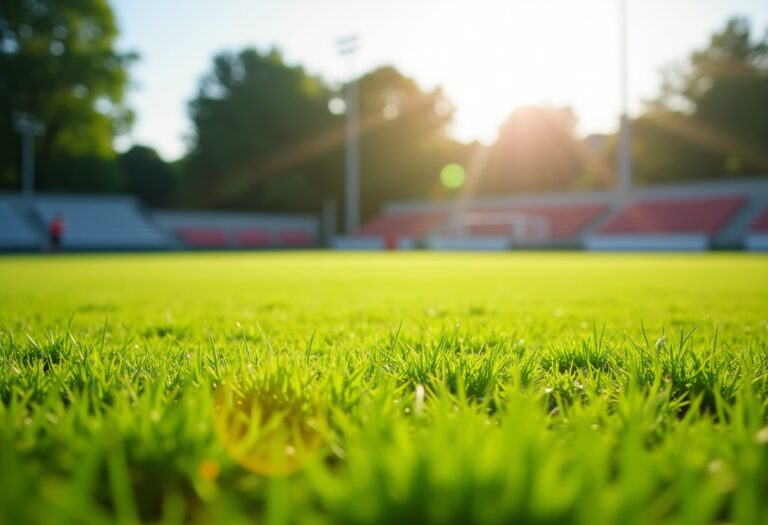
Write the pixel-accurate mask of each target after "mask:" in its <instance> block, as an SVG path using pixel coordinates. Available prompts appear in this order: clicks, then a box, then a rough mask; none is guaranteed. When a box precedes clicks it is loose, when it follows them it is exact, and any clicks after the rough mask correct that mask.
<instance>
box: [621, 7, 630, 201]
mask: <svg viewBox="0 0 768 525" xmlns="http://www.w3.org/2000/svg"><path fill="white" fill-rule="evenodd" d="M619 50H620V51H619V52H620V58H619V75H620V80H619V86H620V87H619V90H620V100H621V119H620V123H619V126H620V127H619V156H618V173H619V188H618V191H619V196H620V197H621V198H622V199H626V198H627V197H628V196H629V192H630V189H631V188H632V136H631V129H630V124H631V122H630V120H629V116H628V105H629V101H628V91H629V76H628V63H629V60H628V52H627V0H619Z"/></svg>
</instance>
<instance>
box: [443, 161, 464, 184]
mask: <svg viewBox="0 0 768 525" xmlns="http://www.w3.org/2000/svg"><path fill="white" fill-rule="evenodd" d="M466 180H467V174H466V172H465V171H464V168H462V167H461V166H460V165H458V164H448V165H447V166H445V167H444V168H443V169H442V171H440V181H441V182H442V183H443V186H445V187H446V188H450V189H452V190H455V189H456V188H460V187H461V186H463V185H464V182H465V181H466Z"/></svg>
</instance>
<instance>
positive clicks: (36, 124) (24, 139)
mask: <svg viewBox="0 0 768 525" xmlns="http://www.w3.org/2000/svg"><path fill="white" fill-rule="evenodd" d="M14 124H15V126H16V131H18V132H19V134H21V194H22V195H23V196H24V197H26V198H27V199H28V200H29V201H30V202H31V200H32V197H33V196H34V194H35V137H36V136H40V135H42V134H43V133H44V132H45V125H44V124H43V123H42V122H40V121H39V120H36V119H35V118H34V117H33V116H32V115H29V114H27V113H15V114H14Z"/></svg>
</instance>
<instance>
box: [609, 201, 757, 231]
mask: <svg viewBox="0 0 768 525" xmlns="http://www.w3.org/2000/svg"><path fill="white" fill-rule="evenodd" d="M745 202H746V198H744V197H710V198H705V199H669V200H657V201H637V202H633V203H631V204H629V205H628V206H626V207H625V208H623V209H622V210H621V211H620V212H619V213H618V214H616V215H614V216H613V217H611V219H610V220H609V221H608V222H606V223H605V224H603V225H602V226H601V227H600V228H598V230H597V233H601V234H677V233H703V234H708V235H713V234H715V233H716V232H717V231H718V230H720V228H722V227H723V226H724V224H725V223H726V221H727V220H728V219H729V218H730V217H732V216H733V214H734V213H735V212H736V211H737V210H738V209H739V208H740V207H741V206H743V205H744V203H745Z"/></svg>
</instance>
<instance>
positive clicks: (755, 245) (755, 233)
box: [744, 206, 768, 251]
mask: <svg viewBox="0 0 768 525" xmlns="http://www.w3.org/2000/svg"><path fill="white" fill-rule="evenodd" d="M744 247H745V248H747V249H748V250H753V251H768V206H766V207H765V208H764V209H763V211H762V212H761V213H760V215H758V216H757V218H756V219H755V220H754V221H753V222H752V224H750V226H749V231H748V232H747V236H746V238H745V240H744Z"/></svg>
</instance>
